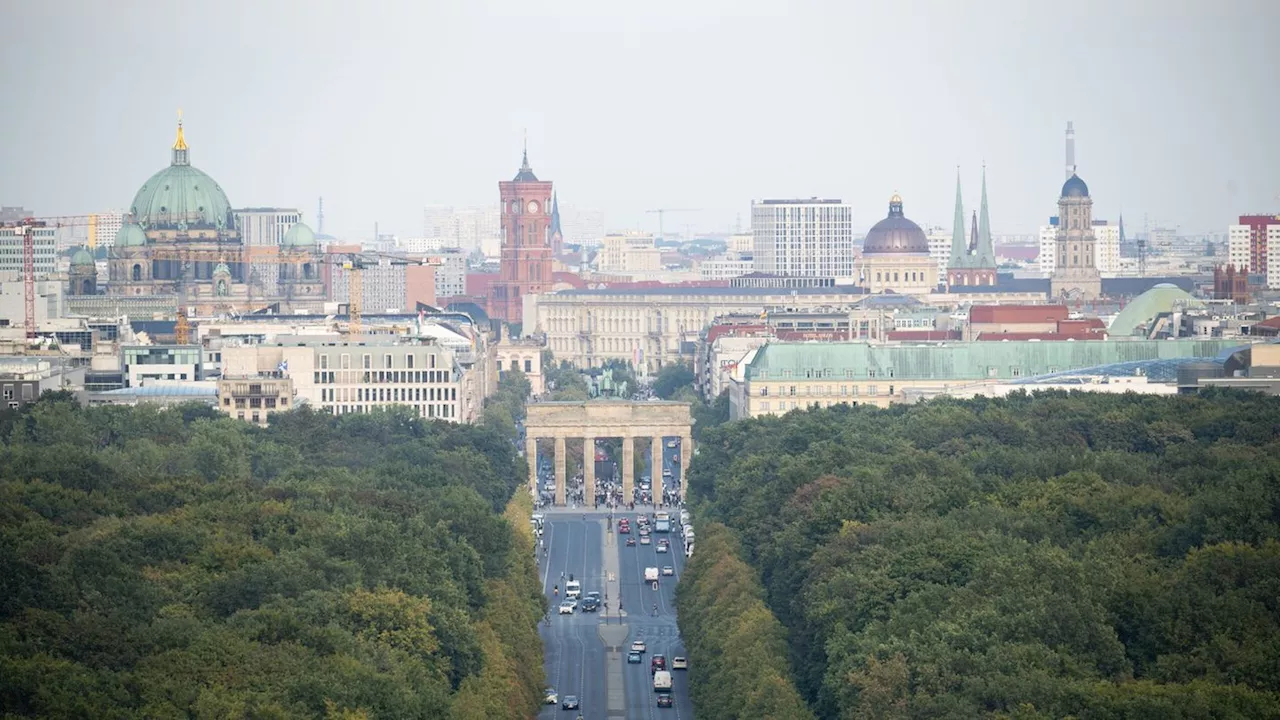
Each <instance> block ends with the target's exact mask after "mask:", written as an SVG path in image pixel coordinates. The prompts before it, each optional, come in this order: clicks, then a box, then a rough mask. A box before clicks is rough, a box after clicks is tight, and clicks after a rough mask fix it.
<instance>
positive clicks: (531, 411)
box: [524, 400, 693, 505]
mask: <svg viewBox="0 0 1280 720" xmlns="http://www.w3.org/2000/svg"><path fill="white" fill-rule="evenodd" d="M525 408H526V416H525V422H524V427H525V441H524V443H525V458H526V459H527V460H528V462H529V491H530V492H531V493H532V494H533V495H534V496H535V497H536V496H537V494H538V440H539V439H541V438H553V439H554V440H555V472H556V500H555V504H556V505H564V504H565V486H566V485H567V484H568V482H567V480H568V478H566V477H565V459H566V456H567V452H566V450H565V441H566V440H568V439H570V438H574V439H576V438H582V440H583V444H582V453H583V457H582V476H583V484H584V485H585V488H584V496H585V500H586V502H587V504H591V503H593V502H594V501H595V497H596V463H595V460H596V456H595V452H596V442H595V441H596V440H598V439H602V438H622V460H621V463H620V464H621V465H622V497H623V501H624V502H630V501H631V498H632V497H634V496H633V494H632V493H633V491H634V489H635V439H636V438H651V439H652V450H651V452H652V453H653V470H652V483H653V492H652V495H653V499H654V502H661V500H662V447H663V438H668V437H677V438H680V499H681V500H683V499H684V496H685V490H686V488H688V486H689V482H688V470H689V457H690V456H691V455H692V454H693V435H692V433H693V415H692V413H691V411H690V404H689V403H687V402H664V401H650V402H623V401H611V400H595V401H591V402H538V403H529V404H528V405H526V406H525Z"/></svg>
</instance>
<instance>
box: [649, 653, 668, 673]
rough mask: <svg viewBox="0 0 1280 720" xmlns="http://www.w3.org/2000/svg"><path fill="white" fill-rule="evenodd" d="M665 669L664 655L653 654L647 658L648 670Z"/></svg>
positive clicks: (665, 657) (665, 660)
mask: <svg viewBox="0 0 1280 720" xmlns="http://www.w3.org/2000/svg"><path fill="white" fill-rule="evenodd" d="M666 669H667V656H666V655H654V656H653V657H651V658H649V672H657V671H659V670H666Z"/></svg>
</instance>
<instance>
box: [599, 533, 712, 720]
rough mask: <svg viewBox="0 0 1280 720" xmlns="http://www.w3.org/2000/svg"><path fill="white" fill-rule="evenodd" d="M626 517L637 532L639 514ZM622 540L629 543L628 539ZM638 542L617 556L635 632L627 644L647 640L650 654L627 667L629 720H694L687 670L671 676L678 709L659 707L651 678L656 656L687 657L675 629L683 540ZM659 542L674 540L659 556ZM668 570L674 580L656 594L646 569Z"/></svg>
mask: <svg viewBox="0 0 1280 720" xmlns="http://www.w3.org/2000/svg"><path fill="white" fill-rule="evenodd" d="M624 516H628V517H631V518H632V523H631V529H632V532H633V533H634V532H635V531H636V529H637V528H636V523H635V517H634V514H627V515H624ZM619 537H620V538H623V539H625V538H626V537H627V536H625V535H621V536H619ZM635 537H636V538H637V541H636V545H635V547H627V546H626V544H625V542H624V541H623V542H619V548H618V551H619V553H620V554H621V558H620V563H619V569H620V571H621V572H620V574H619V580H620V583H619V584H620V586H621V592H622V607H623V610H624V611H625V612H626V613H627V617H626V621H627V626H628V628H629V629H630V633H629V635H628V638H627V640H628V645H629V644H630V642H631V641H634V640H644V641H645V643H646V644H647V645H648V648H647V650H648V652H646V653H645V654H644V655H643V662H641V663H640V664H639V665H630V664H628V665H627V666H626V671H625V676H626V688H627V718H628V720H640V719H641V718H666V717H670V718H676V719H677V720H693V704H692V703H691V702H690V701H689V679H688V673H686V672H685V671H683V670H676V671H673V672H672V673H671V676H672V688H673V694H674V696H675V707H672V708H659V707H657V705H656V695H655V693H654V692H653V680H652V676H651V675H650V674H649V658H651V657H653V656H654V655H655V654H661V655H666V656H667V662H668V663H670V662H671V658H673V657H675V656H676V655H685V651H684V643H683V642H682V641H681V640H680V630H679V629H678V628H677V627H676V602H675V598H676V582H677V581H678V580H679V579H680V572H681V571H682V570H683V569H684V545H683V543H681V542H680V540H679V535H678V534H676V533H674V532H673V533H671V534H669V535H660V534H657V533H654V534H653V536H652V537H653V541H654V544H652V545H641V544H640V543H639V536H635ZM660 538H667V539H669V540H670V541H671V552H668V553H659V552H657V544H656V543H657V541H658V540H659V539H660ZM664 565H670V566H672V568H674V570H675V575H673V576H670V577H666V576H664V577H660V578H659V581H658V589H657V591H655V590H653V588H652V587H651V586H650V585H649V584H648V583H646V582H645V581H644V569H645V568H646V567H657V568H662V567H663V566H664ZM655 604H656V605H657V606H658V610H657V614H656V615H655V614H654V610H653V606H654V605H655Z"/></svg>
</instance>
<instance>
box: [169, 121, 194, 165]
mask: <svg viewBox="0 0 1280 720" xmlns="http://www.w3.org/2000/svg"><path fill="white" fill-rule="evenodd" d="M172 164H174V165H189V164H190V163H189V162H188V160H187V139H186V138H185V137H184V136H183V134H182V110H178V139H177V140H175V141H173V163H172Z"/></svg>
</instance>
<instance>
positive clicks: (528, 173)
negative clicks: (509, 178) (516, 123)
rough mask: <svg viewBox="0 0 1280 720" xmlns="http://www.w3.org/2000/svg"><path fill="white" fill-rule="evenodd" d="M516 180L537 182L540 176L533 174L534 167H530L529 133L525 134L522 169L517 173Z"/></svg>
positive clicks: (521, 159) (521, 160) (521, 161)
mask: <svg viewBox="0 0 1280 720" xmlns="http://www.w3.org/2000/svg"><path fill="white" fill-rule="evenodd" d="M513 181H514V182H537V181H538V176H537V175H534V174H533V168H531V167H529V134H528V132H526V133H525V136H524V154H523V155H521V157H520V171H519V172H517V173H516V176H515V178H513Z"/></svg>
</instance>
